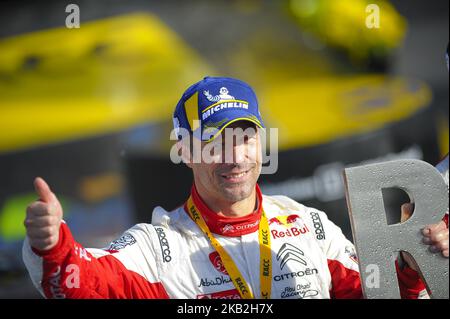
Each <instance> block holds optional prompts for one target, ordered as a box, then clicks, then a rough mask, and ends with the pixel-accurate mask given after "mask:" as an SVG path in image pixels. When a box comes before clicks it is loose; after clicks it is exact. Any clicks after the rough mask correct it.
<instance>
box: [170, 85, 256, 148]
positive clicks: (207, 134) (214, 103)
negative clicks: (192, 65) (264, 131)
mask: <svg viewBox="0 0 450 319" xmlns="http://www.w3.org/2000/svg"><path fill="white" fill-rule="evenodd" d="M237 121H249V122H252V123H254V124H255V125H256V126H258V127H260V128H264V124H263V121H262V118H261V114H260V112H259V107H258V100H257V98H256V94H255V92H254V91H253V89H252V88H251V87H250V85H248V84H247V83H245V82H243V81H240V80H237V79H233V78H226V77H209V76H208V77H205V78H204V79H203V80H201V81H199V82H197V83H195V84H194V85H192V86H190V87H189V88H188V89H187V90H186V91H185V92H184V94H183V96H182V97H181V99H180V101H179V102H178V104H177V106H176V108H175V112H174V116H173V124H174V127H175V132H176V135H177V137H178V139H181V138H182V137H183V136H182V135H181V134H180V132H181V130H180V128H183V129H186V130H187V131H189V132H192V133H193V134H194V136H195V137H197V138H199V139H201V140H202V141H211V140H213V139H214V138H216V137H217V136H218V135H219V134H220V133H221V132H222V130H223V129H225V128H226V127H227V126H228V125H230V124H231V123H234V122H237Z"/></svg>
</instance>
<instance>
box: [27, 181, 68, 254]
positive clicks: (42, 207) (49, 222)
mask: <svg viewBox="0 0 450 319" xmlns="http://www.w3.org/2000/svg"><path fill="white" fill-rule="evenodd" d="M34 188H35V190H36V193H37V194H38V196H39V200H37V201H35V202H33V203H31V204H30V205H29V206H28V207H27V216H26V218H25V221H24V225H25V228H26V231H27V236H28V239H29V241H30V245H31V247H33V248H35V249H38V250H41V251H46V250H50V249H52V248H53V247H55V246H56V244H57V243H58V240H59V227H60V225H61V220H62V216H63V210H62V207H61V204H60V203H59V201H58V198H56V196H55V194H53V193H52V191H51V190H50V187H49V186H48V185H47V183H46V182H45V181H44V180H43V179H42V178H40V177H37V178H36V179H35V180H34Z"/></svg>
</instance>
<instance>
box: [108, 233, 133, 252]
mask: <svg viewBox="0 0 450 319" xmlns="http://www.w3.org/2000/svg"><path fill="white" fill-rule="evenodd" d="M135 243H136V239H135V238H134V237H133V236H132V235H131V234H125V235H123V236H122V237H120V238H119V239H116V240H114V241H113V242H112V243H111V244H110V245H109V250H120V249H124V248H125V247H126V246H131V245H134V244H135Z"/></svg>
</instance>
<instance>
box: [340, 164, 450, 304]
mask: <svg viewBox="0 0 450 319" xmlns="http://www.w3.org/2000/svg"><path fill="white" fill-rule="evenodd" d="M344 182H345V187H346V197H347V205H348V210H349V214H350V221H351V226H352V232H353V238H354V241H355V246H356V251H357V254H358V259H359V262H360V265H359V267H360V273H361V285H362V287H363V292H364V295H365V297H366V298H384V299H385V298H390V299H391V298H400V292H399V288H398V280H397V276H396V270H395V263H394V262H395V258H396V256H397V254H398V252H399V251H406V252H408V253H409V254H411V256H412V257H413V258H414V260H415V261H416V263H417V265H418V266H419V268H420V275H421V277H422V279H423V280H424V281H425V282H426V286H427V290H428V293H429V294H430V296H431V297H432V298H447V299H448V298H449V273H448V271H449V269H448V267H449V264H448V258H444V257H443V256H442V255H441V254H437V253H432V252H430V250H429V249H428V248H429V246H428V245H425V244H424V243H423V242H422V238H423V236H422V234H421V230H422V228H423V227H424V226H426V225H428V224H437V223H439V222H440V221H441V220H442V218H443V216H444V214H445V212H446V210H447V207H448V190H447V185H446V184H445V182H444V179H443V178H442V176H441V175H440V174H439V172H438V171H437V170H436V169H435V168H434V167H433V166H431V165H430V164H428V163H426V162H423V161H419V160H398V161H391V162H385V163H380V164H371V165H365V166H359V167H352V168H347V169H345V171H344ZM383 188H400V189H402V190H404V191H405V192H406V193H407V194H408V195H409V197H410V199H411V201H412V202H414V203H415V209H414V213H413V215H412V216H411V218H410V219H408V220H407V221H406V222H404V223H401V224H395V225H388V223H387V217H386V213H385V210H384V203H383V196H382V189H383ZM399 214H400V212H399ZM374 267H375V268H377V269H379V284H378V285H377V286H376V287H374V285H369V284H367V282H366V279H368V278H367V277H368V273H367V272H366V271H367V270H368V269H373V268H374Z"/></svg>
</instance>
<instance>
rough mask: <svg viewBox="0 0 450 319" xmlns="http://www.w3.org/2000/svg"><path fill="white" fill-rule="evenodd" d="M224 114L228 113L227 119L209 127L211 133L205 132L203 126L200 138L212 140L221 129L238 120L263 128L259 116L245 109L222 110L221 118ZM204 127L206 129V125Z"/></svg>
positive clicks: (207, 140)
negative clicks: (218, 124) (220, 123)
mask: <svg viewBox="0 0 450 319" xmlns="http://www.w3.org/2000/svg"><path fill="white" fill-rule="evenodd" d="M227 113H228V114H227ZM226 115H230V116H229V119H227V121H226V122H225V123H223V124H222V125H220V126H218V127H213V128H211V133H208V132H205V127H203V132H202V140H203V141H205V142H211V141H213V140H214V139H215V138H217V136H219V135H220V134H221V133H222V131H223V130H224V129H225V128H227V127H228V126H230V125H231V124H233V123H235V122H238V121H247V122H251V123H253V124H255V125H256V126H257V127H259V128H264V124H263V122H262V120H261V118H259V117H256V116H255V115H254V114H252V113H249V112H247V111H244V110H241V111H236V110H233V111H232V112H223V113H222V114H221V117H222V118H223V117H224V116H226ZM206 129H208V127H206Z"/></svg>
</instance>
